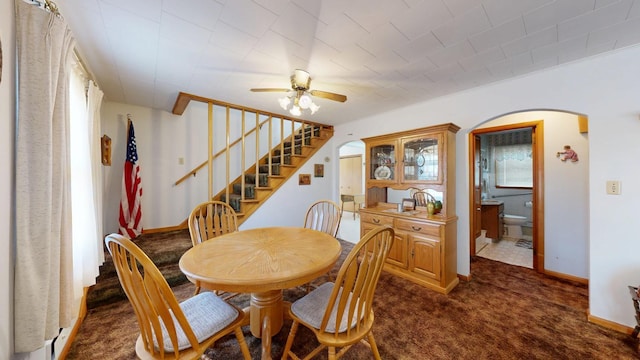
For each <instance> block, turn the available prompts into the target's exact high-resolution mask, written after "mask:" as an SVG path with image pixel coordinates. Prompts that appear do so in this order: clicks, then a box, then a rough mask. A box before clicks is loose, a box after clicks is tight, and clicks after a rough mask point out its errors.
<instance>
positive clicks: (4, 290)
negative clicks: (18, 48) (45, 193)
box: [0, 1, 16, 360]
mask: <svg viewBox="0 0 640 360" xmlns="http://www.w3.org/2000/svg"><path fill="white" fill-rule="evenodd" d="M13 5H14V3H13V1H2V2H0V41H1V42H2V45H1V46H2V73H0V75H1V76H2V78H1V80H0V119H2V120H1V121H0V169H2V170H1V171H0V229H1V230H0V231H1V234H0V360H8V359H9V358H10V356H11V354H12V353H13V305H12V304H13V245H12V244H13V231H12V229H11V224H12V223H13V221H12V219H13V211H12V208H13V207H12V202H13V188H12V187H13V185H12V184H13V135H14V121H15V73H14V68H15V60H14V59H15V55H16V52H15V19H14V17H13V14H14V9H13Z"/></svg>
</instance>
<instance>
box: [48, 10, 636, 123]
mask: <svg viewBox="0 0 640 360" xmlns="http://www.w3.org/2000/svg"><path fill="white" fill-rule="evenodd" d="M57 4H58V6H59V8H60V10H61V13H62V15H63V16H64V17H65V19H66V20H67V22H68V23H69V24H70V26H71V29H72V31H73V33H74V35H75V38H76V39H77V48H78V50H79V53H80V55H81V57H82V58H83V60H84V62H85V63H86V64H87V66H88V67H89V69H90V71H91V72H92V73H93V76H94V77H95V80H96V81H97V83H98V84H99V86H100V87H101V88H102V90H103V91H104V93H105V98H106V99H107V100H109V101H115V102H122V103H128V104H134V105H141V106H147V107H152V108H159V109H164V110H167V111H171V109H172V107H173V104H174V102H175V100H176V97H177V94H178V92H180V91H183V92H188V93H192V94H195V95H199V96H204V97H208V98H213V99H217V100H221V101H225V102H229V103H233V104H239V105H244V106H248V107H252V108H257V109H262V110H265V111H271V112H274V113H283V112H284V111H283V110H282V109H281V108H280V107H279V106H278V103H277V98H279V97H282V95H283V93H253V92H250V91H249V89H250V88H255V87H277V88H288V87H290V82H289V76H290V75H291V73H292V72H293V70H294V69H296V68H300V69H306V70H307V71H309V72H310V73H311V77H312V78H313V81H312V83H311V88H312V89H317V90H324V91H330V92H337V93H340V94H344V95H346V96H347V97H348V100H347V101H346V102H345V103H339V102H334V101H330V100H326V99H316V100H315V101H316V103H317V104H319V105H320V110H319V111H318V112H317V113H316V114H315V115H311V116H308V115H303V118H306V119H309V120H313V121H318V122H322V123H327V124H334V125H335V124H339V123H343V122H347V121H351V120H355V119H358V118H360V117H363V116H367V115H370V114H373V113H378V112H384V111H387V110H390V109H394V108H397V107H401V106H406V105H410V104H412V103H416V102H422V101H425V100H428V99H431V98H434V97H438V96H442V95H446V94H450V93H454V92H457V91H461V90H465V89H469V88H473V87H477V86H480V85H484V84H488V83H492V82H496V81H500V80H503V79H507V78H511V77H516V76H520V75H523V74H527V73H530V72H533V71H537V70H540V69H545V68H549V67H553V66H557V65H559V64H562V63H566V62H571V61H575V60H578V59H580V58H584V57H588V56H592V55H595V54H599V53H603V52H606V51H611V50H615V49H618V48H622V47H626V46H629V45H633V44H636V43H638V42H640V0H483V1H480V0H353V1H348V0H322V1H319V0H291V1H285V0H254V1H251V0H217V1H214V0H58V1H57Z"/></svg>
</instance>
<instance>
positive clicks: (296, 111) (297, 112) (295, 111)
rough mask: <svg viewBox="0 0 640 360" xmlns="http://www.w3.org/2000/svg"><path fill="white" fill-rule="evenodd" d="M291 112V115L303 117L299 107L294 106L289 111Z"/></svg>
mask: <svg viewBox="0 0 640 360" xmlns="http://www.w3.org/2000/svg"><path fill="white" fill-rule="evenodd" d="M289 112H290V113H291V115H293V116H300V115H302V112H301V111H300V107H299V106H298V105H293V107H292V108H291V110H289Z"/></svg>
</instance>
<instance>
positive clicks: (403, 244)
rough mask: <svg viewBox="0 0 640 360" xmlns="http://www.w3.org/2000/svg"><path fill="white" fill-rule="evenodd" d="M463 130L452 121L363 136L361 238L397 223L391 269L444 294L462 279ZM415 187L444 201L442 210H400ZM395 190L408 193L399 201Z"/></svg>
mask: <svg viewBox="0 0 640 360" xmlns="http://www.w3.org/2000/svg"><path fill="white" fill-rule="evenodd" d="M458 130H460V127H458V126H457V125H454V124H451V123H448V124H442V125H436V126H430V127H425V128H420V129H415V130H409V131H403V132H397V133H392V134H386V135H381V136H376V137H371V138H365V139H362V140H363V141H364V143H365V156H366V160H365V161H366V174H367V177H366V179H365V188H366V190H365V197H366V198H365V203H366V206H365V208H363V209H361V210H360V233H361V236H362V235H364V234H365V233H366V232H367V231H369V230H371V229H372V228H374V227H375V226H379V225H389V226H391V227H393V229H394V231H395V240H394V244H393V247H392V248H391V252H390V254H389V257H388V258H387V261H386V264H385V270H386V271H388V272H390V273H392V274H395V275H397V276H400V277H403V278H405V279H408V280H410V281H413V282H415V283H417V284H419V285H422V286H425V287H427V288H430V289H433V290H435V291H438V292H440V293H443V294H447V293H448V292H449V291H451V290H452V289H453V288H454V287H455V286H456V285H457V284H458V282H459V280H458V276H457V250H456V247H457V235H456V231H457V230H456V227H457V220H458V217H457V216H456V213H455V203H456V202H455V189H454V188H455V168H456V167H455V148H456V146H455V138H456V135H455V134H456V132H458ZM410 189H420V190H425V191H427V192H428V193H429V194H430V195H432V196H433V198H434V199H435V200H439V201H441V202H442V209H441V211H440V213H438V214H435V215H429V214H428V213H427V209H426V208H425V207H416V208H415V209H411V210H410V211H403V210H399V209H398V206H397V205H398V203H400V202H404V199H403V198H408V197H410V194H409V191H410ZM395 192H406V195H405V196H403V197H401V198H400V199H397V198H394V196H393V195H394V193H395Z"/></svg>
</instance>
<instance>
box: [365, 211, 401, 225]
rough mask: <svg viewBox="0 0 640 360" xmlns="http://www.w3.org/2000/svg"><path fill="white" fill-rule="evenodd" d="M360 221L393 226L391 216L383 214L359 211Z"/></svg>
mask: <svg viewBox="0 0 640 360" xmlns="http://www.w3.org/2000/svg"><path fill="white" fill-rule="evenodd" d="M360 221H361V222H366V223H370V224H374V225H391V226H393V218H392V217H391V216H383V215H377V214H368V213H360Z"/></svg>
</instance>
